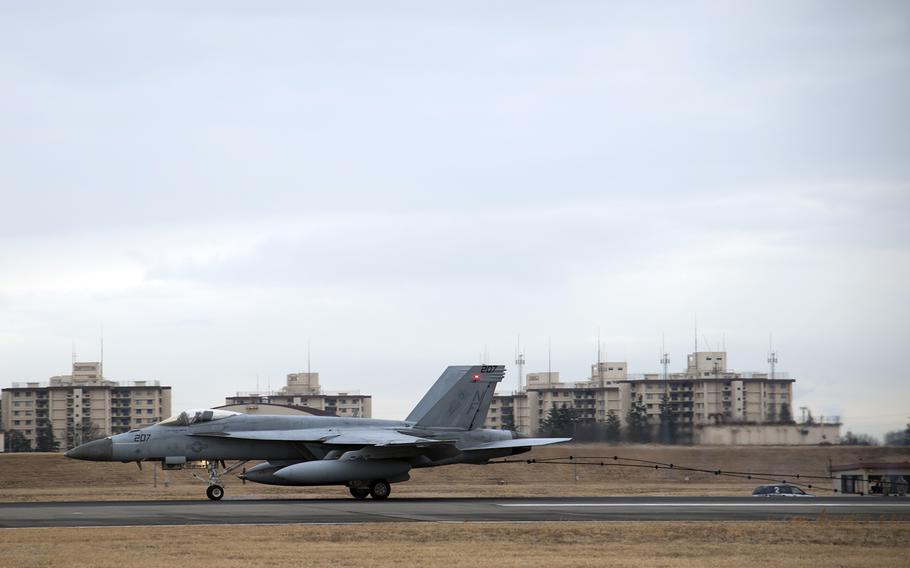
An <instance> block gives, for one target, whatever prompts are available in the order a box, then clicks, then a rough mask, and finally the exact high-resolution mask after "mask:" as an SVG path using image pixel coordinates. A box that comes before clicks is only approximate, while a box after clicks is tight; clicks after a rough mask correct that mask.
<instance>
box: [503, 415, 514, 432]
mask: <svg viewBox="0 0 910 568" xmlns="http://www.w3.org/2000/svg"><path fill="white" fill-rule="evenodd" d="M501 427H502V429H503V430H515V415H514V414H511V413H509V414H505V413H503V415H502V426H501Z"/></svg>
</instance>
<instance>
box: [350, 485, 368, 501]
mask: <svg viewBox="0 0 910 568" xmlns="http://www.w3.org/2000/svg"><path fill="white" fill-rule="evenodd" d="M348 489H349V490H350V492H351V497H353V498H354V499H366V498H367V497H369V496H370V488H369V487H349V488H348Z"/></svg>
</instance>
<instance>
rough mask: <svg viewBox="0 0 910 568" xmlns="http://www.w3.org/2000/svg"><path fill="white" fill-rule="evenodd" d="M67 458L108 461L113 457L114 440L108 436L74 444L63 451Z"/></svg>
mask: <svg viewBox="0 0 910 568" xmlns="http://www.w3.org/2000/svg"><path fill="white" fill-rule="evenodd" d="M63 455H65V456H66V457H68V458H73V459H77V460H89V461H110V460H111V459H112V458H113V457H114V442H112V441H111V439H110V438H105V439H103V440H95V441H93V442H88V443H87V444H82V445H81V446H76V447H75V448H73V449H72V450H69V451H68V452H66V453H64V454H63Z"/></svg>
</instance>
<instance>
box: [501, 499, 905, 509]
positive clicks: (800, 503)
mask: <svg viewBox="0 0 910 568" xmlns="http://www.w3.org/2000/svg"><path fill="white" fill-rule="evenodd" d="M496 505H497V506H499V507H538V508H546V507H739V508H744V509H747V508H750V507H881V506H882V503H830V502H818V501H815V502H807V501H775V502H772V503H769V502H764V503H496ZM887 505H888V507H910V503H887Z"/></svg>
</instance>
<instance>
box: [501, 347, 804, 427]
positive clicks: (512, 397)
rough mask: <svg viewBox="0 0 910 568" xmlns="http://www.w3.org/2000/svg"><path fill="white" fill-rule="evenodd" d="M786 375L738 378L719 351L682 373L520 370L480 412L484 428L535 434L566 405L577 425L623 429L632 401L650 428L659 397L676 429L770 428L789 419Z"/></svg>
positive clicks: (611, 366) (603, 365) (698, 356)
mask: <svg viewBox="0 0 910 568" xmlns="http://www.w3.org/2000/svg"><path fill="white" fill-rule="evenodd" d="M793 382H794V380H793V379H791V378H789V376H787V375H786V373H775V374H774V376H773V377H771V376H769V375H768V373H742V372H736V371H733V370H730V369H728V368H727V354H726V352H723V351H699V352H696V353H692V354H690V355H689V356H688V360H687V367H686V370H685V371H683V372H674V373H665V374H660V373H647V374H642V375H636V376H633V375H630V374H629V373H628V365H627V364H626V362H624V361H614V362H599V363H596V364H594V365H592V366H591V376H590V377H589V378H587V379H585V380H583V381H578V382H560V380H559V373H557V372H547V373H528V375H527V382H526V385H527V386H526V387H525V388H523V389H521V390H520V391H517V392H513V393H509V394H497V395H496V396H495V397H494V399H493V404H492V405H491V407H490V412H489V414H488V415H487V421H486V426H487V427H489V428H512V429H515V430H517V431H518V432H520V433H522V434H527V435H536V434H537V433H538V431H539V428H540V423H541V422H542V421H543V420H544V419H545V418H546V417H547V415H548V413H549V411H550V409H551V408H553V407H557V408H560V407H565V408H572V409H574V411H575V416H576V417H578V418H580V419H581V420H583V421H585V420H588V421H597V422H603V421H605V420H606V419H607V417H608V416H609V414H611V413H612V414H615V415H616V417H617V418H619V420H620V422H621V423H622V424H625V422H626V418H627V416H628V413H629V411H630V410H631V409H632V405H633V404H634V403H641V404H642V405H643V406H644V412H645V413H646V414H647V416H648V420H649V422H650V423H652V424H656V423H657V422H659V416H660V411H661V403H662V401H663V400H666V402H667V405H668V407H669V409H670V411H671V412H672V413H673V416H674V418H675V422H676V424H679V425H683V427H684V428H688V429H690V430H691V428H692V427H693V426H697V425H708V424H726V423H755V424H761V423H771V422H778V421H781V420H789V419H790V417H792V411H791V403H792V385H793Z"/></svg>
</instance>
